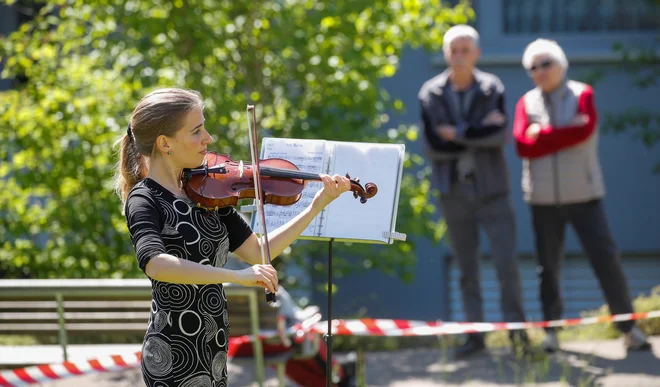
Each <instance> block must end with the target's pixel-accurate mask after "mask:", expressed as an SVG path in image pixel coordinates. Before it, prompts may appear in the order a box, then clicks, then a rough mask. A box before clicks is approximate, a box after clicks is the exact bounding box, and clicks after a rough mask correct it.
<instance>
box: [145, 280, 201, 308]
mask: <svg viewBox="0 0 660 387" xmlns="http://www.w3.org/2000/svg"><path fill="white" fill-rule="evenodd" d="M152 296H153V298H154V299H155V300H156V302H157V303H158V304H160V305H168V306H169V308H168V309H169V310H170V311H172V312H182V311H185V310H187V309H190V307H191V306H192V305H193V303H194V302H195V289H194V287H192V286H187V285H183V284H174V283H170V282H156V283H155V286H154V287H153V291H152Z"/></svg>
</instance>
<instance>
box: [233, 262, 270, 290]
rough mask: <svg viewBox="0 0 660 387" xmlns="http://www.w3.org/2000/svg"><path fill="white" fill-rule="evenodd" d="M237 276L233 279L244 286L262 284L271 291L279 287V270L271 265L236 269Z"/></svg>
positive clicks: (261, 285)
mask: <svg viewBox="0 0 660 387" xmlns="http://www.w3.org/2000/svg"><path fill="white" fill-rule="evenodd" d="M235 274H236V278H235V279H234V280H233V281H232V282H235V283H237V284H239V285H243V286H260V287H262V288H264V289H267V290H268V291H269V292H271V293H275V292H277V289H279V286H278V284H279V281H278V279H277V271H276V270H275V268H274V267H273V266H271V265H254V266H250V267H248V268H246V269H243V270H237V271H236V273H235Z"/></svg>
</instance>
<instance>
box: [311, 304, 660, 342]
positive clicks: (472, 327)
mask: <svg viewBox="0 0 660 387" xmlns="http://www.w3.org/2000/svg"><path fill="white" fill-rule="evenodd" d="M654 317H660V310H655V311H652V312H639V313H625V314H618V315H611V316H598V317H584V318H573V319H564V320H553V321H534V322H496V323H488V322H484V323H472V322H465V323H463V322H425V321H411V320H386V319H359V320H334V321H333V324H332V334H333V336H334V335H348V336H437V335H451V334H460V333H473V332H493V331H509V330H518V329H530V328H546V327H565V326H573V325H589V324H596V323H603V322H617V321H628V320H642V319H647V318H654ZM312 330H313V331H314V332H316V333H320V334H325V333H327V331H328V328H327V321H326V322H320V323H317V324H315V325H314V327H313V328H312Z"/></svg>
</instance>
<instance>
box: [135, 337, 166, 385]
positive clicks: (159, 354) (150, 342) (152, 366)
mask: <svg viewBox="0 0 660 387" xmlns="http://www.w3.org/2000/svg"><path fill="white" fill-rule="evenodd" d="M142 364H143V365H144V369H145V371H146V372H147V373H148V374H149V375H151V376H153V377H154V378H162V377H165V376H167V375H168V374H169V373H170V372H172V349H171V348H170V345H169V344H168V343H167V342H166V341H165V340H163V339H161V338H160V337H157V336H153V335H152V336H149V337H147V340H146V341H145V343H144V346H143V348H142Z"/></svg>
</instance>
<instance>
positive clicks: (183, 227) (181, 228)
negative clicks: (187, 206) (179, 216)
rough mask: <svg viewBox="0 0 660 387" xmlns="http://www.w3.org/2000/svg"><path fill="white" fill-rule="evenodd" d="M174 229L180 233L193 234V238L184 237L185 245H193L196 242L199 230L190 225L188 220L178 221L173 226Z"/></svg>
mask: <svg viewBox="0 0 660 387" xmlns="http://www.w3.org/2000/svg"><path fill="white" fill-rule="evenodd" d="M174 228H176V230H177V231H178V232H179V233H180V234H181V235H195V237H194V239H193V238H186V244H187V245H194V244H196V243H197V242H199V238H200V235H199V231H197V228H195V226H193V225H192V223H189V222H179V223H177V224H176V226H174Z"/></svg>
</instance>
